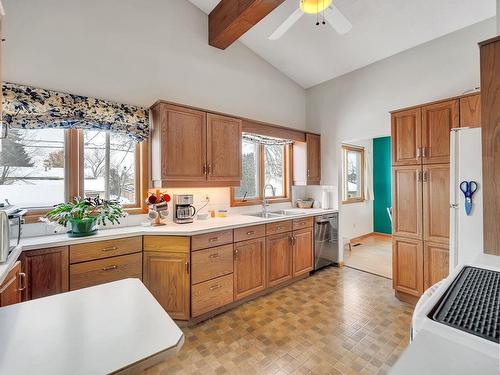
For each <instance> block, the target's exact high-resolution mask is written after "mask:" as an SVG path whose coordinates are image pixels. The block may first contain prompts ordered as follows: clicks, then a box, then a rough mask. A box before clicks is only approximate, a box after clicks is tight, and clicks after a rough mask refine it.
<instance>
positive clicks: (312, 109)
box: [306, 18, 496, 238]
mask: <svg viewBox="0 0 500 375" xmlns="http://www.w3.org/2000/svg"><path fill="white" fill-rule="evenodd" d="M495 29H496V21H495V19H494V18H492V19H489V20H486V21H483V22H481V23H478V24H475V25H472V26H470V27H467V28H465V29H462V30H459V31H457V32H454V33H452V34H448V35H446V36H444V37H442V38H439V39H435V40H433V41H431V42H428V43H425V44H422V45H420V46H417V47H415V48H412V49H410V50H407V51H404V52H402V53H400V54H397V55H395V56H391V57H389V58H387V59H385V60H382V61H379V62H376V63H374V64H372V65H369V66H366V67H364V68H362V69H359V70H356V71H354V72H352V73H349V74H346V75H344V76H341V77H338V78H335V79H333V80H330V81H327V82H325V83H322V84H320V85H318V86H315V87H312V88H310V89H308V90H307V94H306V108H307V113H306V121H307V129H308V130H310V131H313V132H319V133H321V136H322V137H321V139H322V145H321V149H322V171H321V173H322V183H323V184H328V185H335V186H337V185H338V181H340V178H341V170H340V168H339V166H340V163H339V161H340V160H341V159H340V158H341V149H340V145H341V142H343V141H348V140H355V139H367V138H376V137H381V136H387V135H390V115H389V111H391V110H394V109H398V108H403V107H407V106H411V105H416V104H420V103H425V102H428V101H433V100H437V99H442V98H446V97H450V96H455V95H459V94H461V93H463V92H464V91H465V90H468V89H471V88H474V87H477V86H479V82H480V77H479V49H478V46H477V43H478V42H480V41H482V40H485V39H488V38H491V37H492V36H494V35H495V34H496V31H495ZM340 194H341V189H339V196H340ZM339 198H340V197H339ZM340 212H341V218H340V220H341V223H342V221H343V220H349V218H348V217H347V215H344V210H343V207H342V206H341V207H340ZM343 230H345V228H344V225H343V224H341V229H340V231H341V233H340V236H341V237H340V238H344V237H346V236H345V235H344V233H343ZM347 234H348V235H349V233H347Z"/></svg>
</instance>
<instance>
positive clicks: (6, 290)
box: [0, 261, 26, 307]
mask: <svg viewBox="0 0 500 375" xmlns="http://www.w3.org/2000/svg"><path fill="white" fill-rule="evenodd" d="M25 276H26V275H25V274H24V273H22V272H21V262H20V261H17V262H16V263H15V264H14V266H13V267H12V268H11V269H10V271H9V273H8V274H7V277H6V278H5V280H4V282H3V283H2V285H0V307H4V306H8V305H13V304H16V303H19V302H21V301H22V294H21V293H22V290H23V289H24V288H25V285H26V284H23V282H22V280H24V283H25V282H26V279H25Z"/></svg>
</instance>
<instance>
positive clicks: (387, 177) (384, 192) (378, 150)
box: [373, 137, 392, 234]
mask: <svg viewBox="0 0 500 375" xmlns="http://www.w3.org/2000/svg"><path fill="white" fill-rule="evenodd" d="M373 195H374V200H373V231H374V232H379V233H388V234H390V233H392V229H391V228H392V227H391V221H390V219H389V215H388V214H387V207H391V206H392V196H391V137H382V138H374V139H373Z"/></svg>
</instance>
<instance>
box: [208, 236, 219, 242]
mask: <svg viewBox="0 0 500 375" xmlns="http://www.w3.org/2000/svg"><path fill="white" fill-rule="evenodd" d="M218 240H219V237H212V238H209V239H208V242H217V241H218Z"/></svg>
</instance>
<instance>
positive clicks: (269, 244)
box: [266, 232, 293, 287]
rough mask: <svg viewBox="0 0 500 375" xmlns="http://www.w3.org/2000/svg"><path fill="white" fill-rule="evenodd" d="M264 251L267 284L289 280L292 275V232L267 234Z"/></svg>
mask: <svg viewBox="0 0 500 375" xmlns="http://www.w3.org/2000/svg"><path fill="white" fill-rule="evenodd" d="M266 251H267V280H268V286H270V287H272V286H275V285H278V284H281V283H282V282H285V281H287V280H290V279H291V278H292V275H293V269H292V258H293V254H292V253H293V249H292V233H291V232H288V233H281V234H275V235H272V236H267V237H266Z"/></svg>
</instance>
